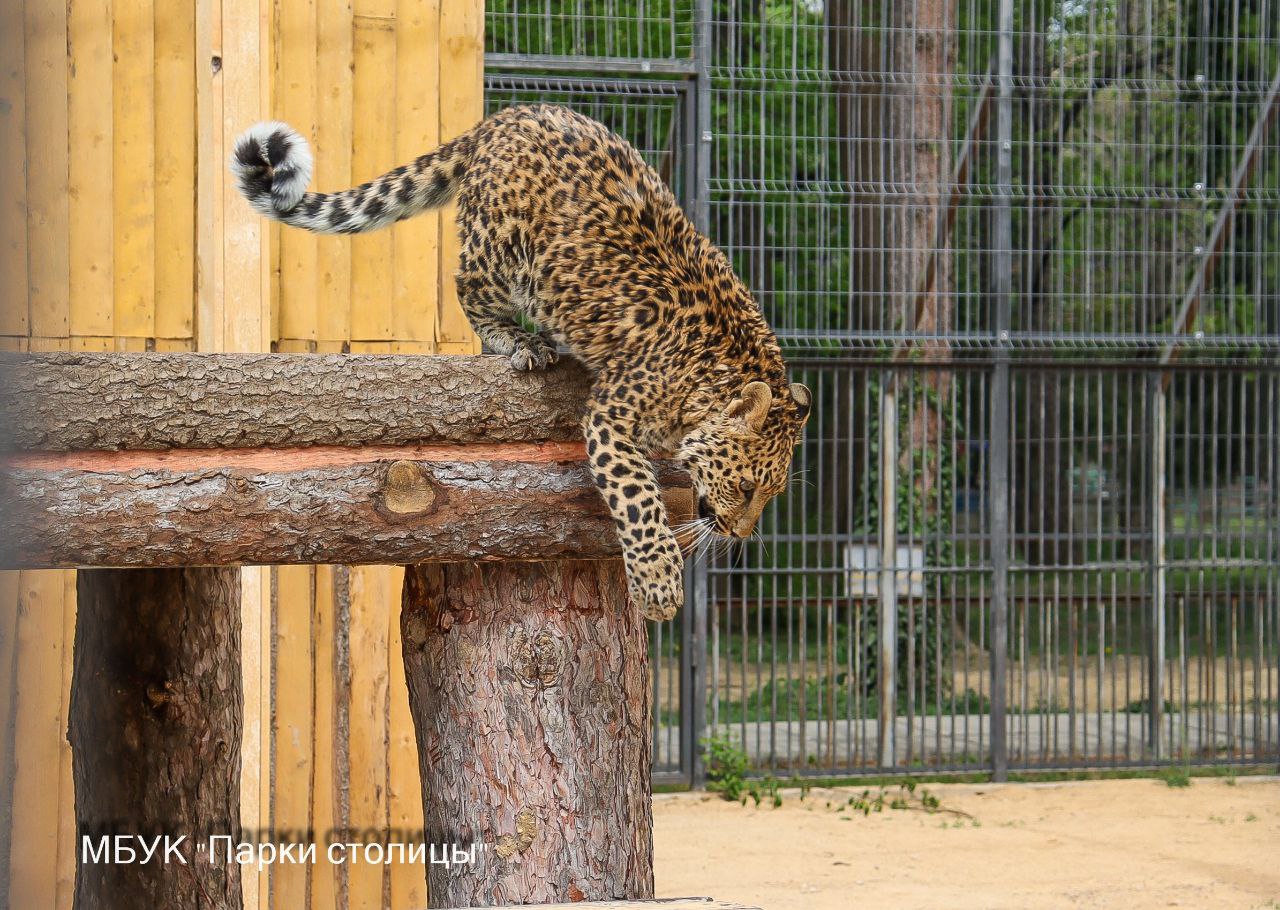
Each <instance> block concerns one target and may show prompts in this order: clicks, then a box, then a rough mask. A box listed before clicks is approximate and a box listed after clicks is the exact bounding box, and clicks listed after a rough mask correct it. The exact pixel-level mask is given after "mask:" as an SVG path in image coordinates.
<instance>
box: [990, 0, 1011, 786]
mask: <svg viewBox="0 0 1280 910" xmlns="http://www.w3.org/2000/svg"><path fill="white" fill-rule="evenodd" d="M996 78H997V80H998V85H999V95H998V97H997V100H996V194H995V213H994V215H995V224H994V225H993V229H992V239H993V241H994V242H995V251H994V262H993V263H992V265H993V273H994V280H995V294H996V301H995V303H996V319H995V322H996V325H995V329H996V350H995V368H994V374H993V376H992V382H991V568H992V573H993V574H992V584H991V776H992V778H993V779H994V780H997V781H1003V780H1006V779H1008V776H1009V749H1008V742H1007V740H1006V735H1005V734H1006V730H1005V724H1006V710H1007V705H1008V699H1007V697H1006V696H1007V693H1006V688H1005V686H1006V671H1007V668H1008V659H1009V656H1008V648H1009V416H1010V415H1009V411H1010V408H1011V406H1012V400H1011V395H1010V391H1011V390H1010V386H1009V348H1008V343H1009V331H1010V318H1009V315H1010V314H1009V308H1010V303H1011V298H1012V295H1013V259H1012V253H1013V218H1012V214H1013V213H1012V202H1013V200H1012V192H1013V0H1000V24H999V38H998V44H997V49H996Z"/></svg>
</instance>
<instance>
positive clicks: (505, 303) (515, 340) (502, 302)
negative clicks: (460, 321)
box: [458, 258, 557, 370]
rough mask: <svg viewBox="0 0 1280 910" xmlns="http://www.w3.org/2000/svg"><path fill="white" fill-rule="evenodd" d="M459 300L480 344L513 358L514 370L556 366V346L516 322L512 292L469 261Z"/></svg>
mask: <svg viewBox="0 0 1280 910" xmlns="http://www.w3.org/2000/svg"><path fill="white" fill-rule="evenodd" d="M458 299H459V300H460V301H461V302H462V309H463V311H464V312H465V313H466V314H467V321H468V322H470V323H471V328H472V329H473V330H474V331H475V333H476V334H477V335H479V336H480V340H481V341H483V342H484V343H485V344H487V345H488V346H489V348H490V350H492V351H493V352H494V353H495V354H503V355H505V356H508V357H510V358H511V366H512V367H513V368H514V369H517V370H541V369H544V368H545V367H548V366H550V365H551V364H553V363H555V362H556V359H557V354H556V346H555V343H554V342H552V341H551V339H549V338H547V337H546V336H545V335H542V334H541V333H534V332H529V331H527V330H526V329H524V328H523V327H522V326H521V325H520V324H519V323H517V322H516V317H515V309H514V307H513V306H512V301H511V292H510V290H509V288H507V287H505V286H503V285H501V284H499V283H497V282H495V281H494V280H493V278H492V277H491V276H489V275H488V274H487V273H486V272H484V271H483V270H481V269H480V268H477V267H476V266H475V265H474V264H472V263H470V262H468V261H467V260H466V259H465V258H464V259H463V262H462V267H461V268H460V269H459V271H458Z"/></svg>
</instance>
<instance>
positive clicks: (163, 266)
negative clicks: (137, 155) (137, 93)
mask: <svg viewBox="0 0 1280 910" xmlns="http://www.w3.org/2000/svg"><path fill="white" fill-rule="evenodd" d="M154 12H155V26H154V28H155V45H154V54H155V72H154V76H153V79H154V82H155V88H154V92H155V106H156V109H155V124H156V136H155V302H154V305H153V308H154V311H155V317H154V324H153V327H152V334H153V335H154V336H156V337H158V338H190V337H191V336H192V331H193V326H192V319H193V313H192V306H191V293H192V289H193V288H194V287H195V231H194V230H193V229H192V228H193V225H194V224H195V180H196V175H195V157H196V149H195V142H196V112H195V104H194V101H195V92H196V86H195V80H196V75H195V74H196V64H195V7H194V5H193V4H191V3H158V4H156V7H155V11H154Z"/></svg>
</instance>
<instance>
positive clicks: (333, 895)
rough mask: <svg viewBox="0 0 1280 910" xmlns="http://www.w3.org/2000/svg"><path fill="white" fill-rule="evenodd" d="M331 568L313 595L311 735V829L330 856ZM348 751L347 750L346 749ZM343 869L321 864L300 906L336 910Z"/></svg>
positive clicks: (335, 740)
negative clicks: (307, 901) (307, 897)
mask: <svg viewBox="0 0 1280 910" xmlns="http://www.w3.org/2000/svg"><path fill="white" fill-rule="evenodd" d="M334 583H335V572H334V567H333V566H316V567H315V589H314V590H315V595H314V598H313V607H312V624H311V628H312V634H313V646H312V653H313V655H314V660H313V670H312V672H313V679H314V683H315V687H314V692H315V708H314V720H313V730H312V733H313V735H312V742H311V746H312V765H311V772H312V773H311V790H310V796H311V824H312V825H313V826H314V828H315V832H316V839H317V843H318V845H319V846H318V847H317V850H326V849H327V848H328V844H327V843H326V838H327V837H328V836H329V834H330V832H332V831H333V829H334V828H335V827H337V824H338V814H337V810H338V801H337V793H338V789H339V787H338V775H337V768H338V762H336V761H335V758H336V755H337V750H338V749H339V748H340V746H339V736H338V731H337V725H336V723H335V718H336V715H337V687H336V686H335V685H334V677H335V676H336V661H337V650H336V644H337V641H336V634H337V632H336V617H337V606H336V598H335V597H334ZM341 748H343V749H345V748H346V744H345V743H342V744H341ZM338 876H339V869H338V867H337V866H333V865H331V864H330V863H329V862H328V857H327V856H326V857H325V860H324V862H317V863H316V865H315V868H314V869H313V871H312V874H311V904H310V906H309V907H306V905H299V906H303V907H306V910H332V908H336V907H338V893H339V888H338Z"/></svg>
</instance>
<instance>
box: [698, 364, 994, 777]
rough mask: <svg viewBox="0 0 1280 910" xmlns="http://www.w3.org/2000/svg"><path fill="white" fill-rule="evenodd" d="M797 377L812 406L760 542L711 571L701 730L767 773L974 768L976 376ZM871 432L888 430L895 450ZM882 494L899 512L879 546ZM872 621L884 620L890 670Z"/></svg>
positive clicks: (982, 649)
mask: <svg viewBox="0 0 1280 910" xmlns="http://www.w3.org/2000/svg"><path fill="white" fill-rule="evenodd" d="M796 373H797V376H798V378H800V379H801V381H804V382H806V383H807V384H808V385H809V386H810V388H811V389H812V390H813V393H814V400H815V403H816V406H815V409H814V416H813V417H812V418H811V420H810V424H809V427H808V430H807V432H806V435H805V440H804V442H803V444H802V445H801V447H800V448H799V449H798V450H797V454H796V458H795V462H794V475H795V478H794V480H793V483H792V487H791V490H790V491H789V493H788V494H787V495H786V496H784V497H780V498H779V499H778V500H775V501H774V502H773V503H771V504H770V506H769V507H768V508H767V509H766V511H765V514H764V516H763V517H762V519H761V525H760V536H759V538H758V539H754V540H752V541H750V542H747V543H745V544H743V545H741V546H740V547H735V548H732V549H729V550H726V551H725V552H724V553H721V554H718V555H717V556H716V558H714V559H713V560H712V565H711V568H710V569H709V576H710V577H709V583H708V602H709V609H710V612H709V621H710V630H709V644H710V652H711V653H710V661H709V664H708V668H707V671H708V674H709V679H708V689H709V695H710V707H709V711H708V716H707V721H708V724H709V727H710V730H711V731H712V733H713V734H715V735H719V736H722V737H724V738H727V739H729V740H730V741H732V742H734V743H736V744H739V745H740V746H741V747H742V748H744V749H745V751H746V752H747V753H748V755H750V756H751V757H752V758H753V759H754V760H755V761H756V763H757V766H758V767H761V768H768V769H773V770H776V771H787V772H806V771H807V772H817V773H825V774H830V773H855V772H858V771H865V770H876V769H878V770H889V769H899V768H901V769H906V768H918V769H930V770H944V769H945V770H963V769H971V768H977V767H981V766H982V765H983V763H984V760H985V758H986V755H987V749H988V745H989V743H988V740H989V736H988V730H987V725H988V719H987V716H986V715H987V712H986V710H985V705H986V704H987V701H988V689H989V680H988V675H989V666H988V663H987V658H986V651H987V647H988V644H987V629H986V619H985V615H986V600H987V596H988V595H989V592H990V575H991V563H990V547H989V544H988V540H989V533H988V527H987V519H986V515H985V507H984V503H985V501H986V499H987V497H988V496H989V491H988V489H987V486H986V481H985V478H986V474H987V470H986V459H987V437H986V433H985V430H984V428H985V426H986V422H987V416H988V415H987V397H988V377H987V375H986V374H985V372H983V371H980V370H964V371H953V370H945V369H909V370H899V371H885V370H882V369H880V368H876V367H869V366H863V367H854V368H850V367H846V366H831V365H815V366H811V367H808V368H806V369H803V370H797V371H796ZM886 407H888V408H891V409H892V410H886ZM886 423H888V424H890V425H891V428H886V426H885V424H886ZM883 432H890V433H892V434H893V440H894V450H895V451H894V454H893V455H892V456H886V452H885V449H884V447H883V446H882V445H881V443H882V439H883V437H882V433H883ZM940 453H943V454H944V455H945V459H940V458H939V457H938V456H939V454H940ZM886 457H889V458H890V460H889V462H888V464H891V465H892V477H891V478H886V474H885V465H886V462H885V461H883V460H882V459H885V458H886ZM900 476H901V477H902V478H910V482H909V483H905V482H904V483H901V484H898V479H899V477H900ZM887 479H888V480H889V488H888V489H887V488H886V480H887ZM886 491H887V492H889V495H891V496H892V497H893V500H894V503H895V511H896V513H897V517H896V520H895V521H894V522H893V525H892V526H893V528H894V531H893V534H892V536H891V537H889V538H888V539H886V532H885V526H884V525H883V524H882V523H883V522H884V521H885V520H886V519H885V516H884V515H883V513H882V509H881V504H882V502H884V501H885V500H884V495H885V493H886ZM886 552H887V553H889V554H890V555H889V557H888V558H887V559H885V558H882V554H884V553H886ZM886 576H887V577H886ZM886 583H887V586H888V590H889V591H892V596H893V599H894V601H895V604H896V617H895V618H894V619H893V620H892V622H893V623H894V625H892V626H887V625H885V616H884V613H883V612H882V606H883V595H884V593H885V590H886V588H885V585H886ZM883 628H894V629H895V630H896V631H895V632H894V633H892V634H891V635H890V638H891V639H892V640H893V641H895V642H896V643H897V646H898V647H897V653H896V655H894V657H893V659H894V661H895V665H894V666H893V667H890V668H886V667H884V666H883V664H882V661H883V655H882V654H881V651H880V643H881V641H882V638H883V636H882V634H881V630H882V629H883ZM890 683H891V684H892V687H893V695H892V697H889V698H886V696H885V686H886V685H887V684H890ZM886 728H890V729H891V730H892V734H893V735H892V737H891V738H890V739H891V744H890V745H889V746H888V747H886V746H885V737H886V733H887V732H888V730H887V729H886Z"/></svg>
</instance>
